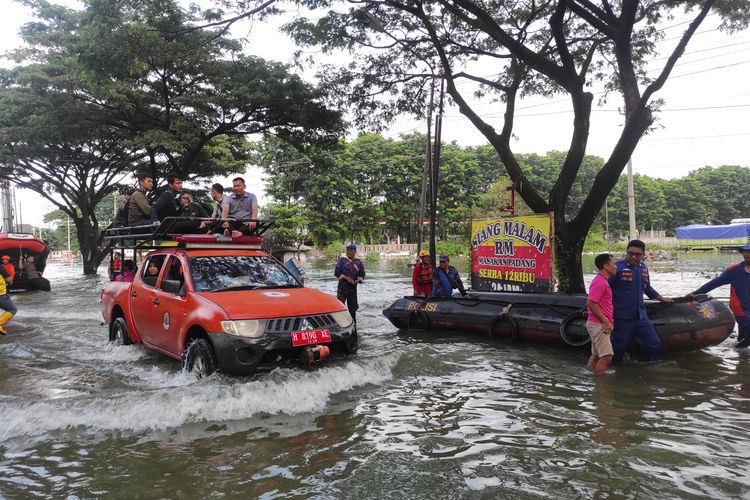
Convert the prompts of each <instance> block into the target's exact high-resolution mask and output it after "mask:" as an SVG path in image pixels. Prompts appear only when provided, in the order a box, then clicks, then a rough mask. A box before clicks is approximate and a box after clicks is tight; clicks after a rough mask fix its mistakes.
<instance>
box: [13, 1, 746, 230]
mask: <svg viewBox="0 0 750 500" xmlns="http://www.w3.org/2000/svg"><path fill="white" fill-rule="evenodd" d="M2 1H3V3H5V2H8V0H2ZM57 3H67V4H69V5H74V4H75V2H74V0H58V1H57ZM4 7H5V9H4V12H3V19H2V26H0V28H1V29H0V53H2V52H5V51H6V50H9V49H12V48H14V47H17V46H19V45H20V43H21V41H20V39H19V38H18V30H19V28H20V26H21V25H22V24H23V23H24V22H28V21H29V16H28V11H27V10H26V8H24V7H22V6H20V5H18V4H16V3H11V4H10V5H4ZM717 22H718V21H717V19H716V17H715V16H710V17H709V18H708V19H707V20H706V22H705V23H704V25H703V26H702V27H701V28H700V30H699V31H698V33H697V34H696V35H695V37H694V38H693V40H692V41H691V43H690V45H689V46H688V49H687V51H686V54H685V55H684V56H683V58H681V59H680V62H679V63H678V65H677V67H676V69H675V70H674V71H673V76H672V77H671V78H670V79H669V81H668V82H667V83H666V85H665V87H664V89H663V90H662V91H661V92H659V94H658V97H661V98H662V99H663V100H664V106H663V111H662V113H661V114H660V117H659V124H658V128H657V129H656V130H655V131H653V132H652V133H651V134H650V135H649V136H647V137H646V138H644V139H643V140H641V142H640V144H639V145H638V148H637V149H636V151H635V153H634V154H633V169H634V172H636V173H642V174H645V175H649V176H652V177H662V178H674V177H682V176H684V175H686V174H687V173H688V172H690V171H691V170H696V169H698V168H700V167H703V166H719V165H742V166H750V159H749V158H748V151H749V150H750V148H748V147H747V143H748V141H750V119H749V118H748V116H750V113H749V111H750V83H749V82H750V32H748V31H745V32H742V33H740V34H736V35H734V36H728V35H725V34H723V33H721V32H719V31H718V30H717V29H716V24H717ZM684 28H685V25H684V24H683V23H681V22H680V21H679V20H677V21H674V22H672V23H668V24H666V25H665V27H664V31H665V34H666V40H665V41H664V42H663V43H662V44H660V47H662V50H664V52H663V53H662V54H661V56H656V57H655V58H654V59H653V60H652V61H651V63H650V66H649V68H650V69H652V70H658V69H660V68H661V67H662V66H663V64H664V61H665V58H666V54H667V53H668V52H666V50H667V49H668V48H671V47H672V46H673V45H674V44H675V43H676V38H677V37H679V36H680V35H681V33H682V31H683V30H684ZM239 29H241V30H245V32H238V33H237V34H239V35H245V34H247V31H248V30H250V29H252V33H251V36H250V43H249V44H248V48H247V51H248V52H250V53H253V54H256V55H260V56H262V57H265V58H268V59H274V60H278V61H283V62H286V61H289V60H290V59H291V55H292V52H293V50H295V46H294V45H293V44H292V43H291V42H290V41H289V40H288V39H287V38H286V37H284V36H283V35H281V34H279V33H278V30H277V26H276V25H274V24H260V23H255V24H254V25H252V26H250V25H245V26H244V27H240V28H239ZM254 40H257V41H258V42H255V43H254ZM11 64H12V63H11V62H10V61H8V60H0V65H2V66H10V65H11ZM488 73H491V69H489V70H488ZM459 88H460V87H459ZM597 97H599V96H597ZM619 107H620V103H619V101H615V100H612V101H610V102H608V103H605V104H602V105H601V106H598V107H596V108H595V110H594V112H593V113H592V127H591V134H590V138H589V143H588V151H587V152H588V154H591V155H597V156H601V157H604V158H605V159H606V158H607V156H608V154H609V152H610V151H611V148H612V146H613V144H614V143H615V141H616V140H617V138H618V136H619V133H620V129H619V126H620V124H621V123H622V118H621V117H620V116H619V113H618V108H619ZM476 109H478V110H479V113H480V114H481V115H482V116H483V117H484V118H485V119H487V120H489V121H490V122H491V123H493V124H495V125H497V126H498V127H499V125H500V123H501V120H502V113H503V108H502V105H499V104H493V103H491V102H488V99H484V100H480V101H479V102H478V105H477V108H476ZM516 117H517V118H516V126H515V130H514V135H515V137H516V140H515V143H514V145H513V148H514V150H515V151H516V152H517V153H539V154H544V153H546V152H548V151H551V150H562V151H565V150H567V147H568V144H569V141H570V131H571V121H572V112H571V111H570V106H569V104H568V101H567V100H566V99H565V98H557V99H551V100H542V99H531V100H523V101H521V102H520V103H519V104H518V106H517V115H516ZM413 131H418V132H420V133H424V132H425V125H424V124H423V123H420V122H416V121H414V120H411V119H409V118H408V117H402V118H399V119H398V120H397V121H396V122H395V123H394V124H393V125H392V126H391V127H390V128H389V130H388V131H387V132H386V135H388V136H391V137H398V135H399V134H407V133H411V132H413ZM443 140H444V141H454V140H455V141H456V142H458V143H459V144H460V145H462V146H468V145H479V144H485V143H486V141H485V140H484V138H483V137H482V136H481V135H480V134H479V133H478V132H477V131H476V130H475V129H474V127H473V126H472V125H471V124H470V123H469V121H468V120H466V119H465V118H463V116H462V115H461V114H460V113H459V112H458V109H457V108H455V107H454V108H448V109H447V110H446V113H445V118H444V121H443ZM246 180H247V181H248V187H249V190H250V191H251V192H255V193H256V194H257V195H259V197H260V198H261V203H262V202H263V201H264V200H263V188H262V180H261V173H260V172H259V171H258V170H257V169H254V168H251V169H249V170H248V172H247V174H246ZM186 187H196V186H189V185H187V186H186ZM16 196H17V199H18V200H19V202H20V203H21V204H22V206H21V211H22V214H23V219H24V220H23V222H24V223H33V224H36V225H41V221H42V217H43V215H44V214H45V213H46V212H49V211H50V210H52V209H53V207H52V205H51V204H50V203H47V202H44V201H41V202H40V198H39V196H38V195H36V194H33V193H31V192H29V191H25V190H18V191H17V193H16ZM747 215H748V216H750V214H747Z"/></svg>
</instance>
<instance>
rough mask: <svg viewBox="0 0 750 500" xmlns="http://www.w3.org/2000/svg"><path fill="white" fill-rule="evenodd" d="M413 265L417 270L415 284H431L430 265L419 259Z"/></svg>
mask: <svg viewBox="0 0 750 500" xmlns="http://www.w3.org/2000/svg"><path fill="white" fill-rule="evenodd" d="M414 267H415V268H416V270H417V285H431V284H432V266H431V265H430V264H425V263H423V262H421V261H420V262H417V263H416V264H414Z"/></svg>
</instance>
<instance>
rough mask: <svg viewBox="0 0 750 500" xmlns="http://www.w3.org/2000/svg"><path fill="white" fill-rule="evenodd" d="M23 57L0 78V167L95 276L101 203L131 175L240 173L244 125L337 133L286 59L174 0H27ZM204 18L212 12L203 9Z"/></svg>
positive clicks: (327, 138)
mask: <svg viewBox="0 0 750 500" xmlns="http://www.w3.org/2000/svg"><path fill="white" fill-rule="evenodd" d="M26 3H27V4H29V5H31V6H32V7H34V8H35V11H36V16H37V21H36V22H33V23H29V24H28V25H26V26H25V27H24V29H23V31H22V35H23V38H24V40H25V41H26V42H27V44H28V45H29V48H27V49H19V50H18V51H16V54H15V56H16V58H17V60H18V61H21V62H24V63H25V65H24V66H18V67H16V68H14V69H12V70H7V71H4V72H3V73H2V74H1V75H0V116H2V118H0V164H2V165H4V166H3V167H2V169H0V177H3V178H6V179H9V180H11V181H13V182H15V183H16V184H19V185H21V186H23V187H26V188H28V189H31V190H33V191H36V192H37V193H39V194H40V195H41V196H44V197H45V198H47V199H49V200H50V201H51V202H52V203H53V204H55V206H56V207H57V208H59V209H60V210H62V211H63V212H65V213H66V214H67V215H68V216H70V217H71V219H72V220H73V222H74V223H75V226H76V228H77V234H78V238H79V241H80V246H81V250H82V254H83V270H84V273H87V274H91V273H95V272H96V269H97V267H98V265H99V263H100V262H101V260H102V258H103V255H104V252H103V249H102V248H100V247H99V246H98V245H97V241H98V240H99V224H98V219H97V217H96V214H95V207H96V206H97V204H98V203H100V202H101V201H102V199H103V198H104V197H105V196H107V195H108V194H110V193H112V192H114V191H115V190H116V189H117V187H118V183H120V182H121V181H122V180H123V176H124V174H126V173H132V172H137V171H145V172H148V173H150V174H151V175H152V176H153V177H154V179H155V180H156V181H157V182H158V181H159V180H161V179H164V178H165V177H166V174H167V173H168V172H175V173H177V174H178V175H180V176H181V177H183V178H184V179H206V178H210V177H212V176H215V175H217V176H223V175H229V174H231V173H236V172H242V171H244V169H245V165H246V162H247V159H248V158H249V150H248V147H247V142H246V136H247V135H249V134H263V133H265V134H274V135H277V136H279V137H282V138H283V139H284V140H286V141H289V142H291V143H295V144H305V143H308V142H311V141H314V142H320V143H327V142H331V141H333V142H335V141H336V139H337V137H338V135H339V132H340V130H341V127H342V121H341V117H340V114H339V113H338V112H336V111H332V110H330V109H328V108H327V107H326V106H325V105H324V104H323V97H324V92H323V91H322V90H321V89H319V88H315V87H313V86H311V85H309V84H307V83H305V82H303V81H302V80H301V79H300V78H299V77H298V76H296V75H294V74H291V73H290V72H289V70H288V68H287V67H286V66H284V65H282V64H278V63H270V62H266V61H264V60H262V59H259V58H255V57H250V56H245V55H243V54H242V53H241V45H240V44H239V43H238V42H236V41H233V40H230V39H228V38H226V37H224V36H223V35H224V30H223V29H221V28H215V29H210V28H200V27H196V26H195V24H196V23H197V22H198V21H200V20H202V19H205V17H200V16H201V15H202V13H201V11H200V10H198V9H197V8H195V7H191V9H190V10H188V11H186V10H183V9H181V8H180V7H179V5H178V3H177V2H176V1H174V0H122V1H118V2H111V1H104V0H88V1H86V2H84V5H85V9H84V10H80V11H78V10H71V9H66V8H63V7H57V6H51V5H49V4H48V3H47V2H46V1H45V0H27V2H26ZM206 15H207V16H208V17H209V18H210V17H211V16H213V14H212V13H211V12H210V11H209V12H208V13H207V14H206Z"/></svg>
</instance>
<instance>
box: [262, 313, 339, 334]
mask: <svg viewBox="0 0 750 500" xmlns="http://www.w3.org/2000/svg"><path fill="white" fill-rule="evenodd" d="M335 325H336V321H335V320H334V319H333V316H331V315H330V314H316V315H314V316H297V317H294V318H274V319H269V320H268V323H267V324H266V333H291V332H299V331H301V330H319V329H322V328H331V327H333V326H335Z"/></svg>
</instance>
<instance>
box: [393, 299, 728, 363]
mask: <svg viewBox="0 0 750 500" xmlns="http://www.w3.org/2000/svg"><path fill="white" fill-rule="evenodd" d="M471 295H472V298H462V297H461V296H453V297H445V298H437V297H436V298H425V297H404V298H402V299H398V300H396V301H395V302H394V303H393V304H391V305H390V306H389V307H388V308H386V309H384V310H383V315H384V316H385V317H386V318H388V319H389V320H390V322H391V323H393V325H394V326H396V327H398V328H400V329H404V330H406V329H408V330H425V331H440V330H448V331H459V332H476V333H477V334H478V335H480V336H481V337H482V338H484V339H487V338H489V339H494V338H498V339H500V338H505V339H508V340H511V341H516V340H525V341H532V342H541V343H547V344H558V345H568V346H574V347H579V346H583V345H586V344H588V343H589V335H588V333H587V332H586V295H583V294H580V295H568V294H531V293H510V292H479V293H477V292H473V293H472V294H471ZM646 309H647V310H648V315H649V318H651V320H652V321H653V323H654V325H655V326H656V330H657V332H658V333H659V335H660V336H661V339H662V351H663V352H674V351H687V350H696V349H703V348H704V347H708V346H712V345H716V344H719V343H721V342H723V341H724V340H725V339H726V338H727V337H729V335H730V334H731V333H732V330H733V329H734V316H733V315H732V312H731V311H730V309H729V307H728V306H727V305H726V304H724V303H722V302H719V301H718V300H716V299H713V298H711V297H709V296H707V295H701V296H688V297H680V298H675V299H674V303H672V304H663V303H661V302H650V301H647V303H646ZM634 349H635V346H634V345H633V346H631V350H634Z"/></svg>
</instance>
